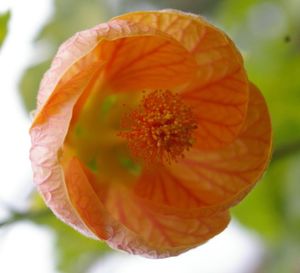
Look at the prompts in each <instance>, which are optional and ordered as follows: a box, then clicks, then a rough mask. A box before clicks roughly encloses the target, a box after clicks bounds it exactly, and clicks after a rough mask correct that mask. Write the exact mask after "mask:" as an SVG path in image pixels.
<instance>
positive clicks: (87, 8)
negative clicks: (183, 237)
mask: <svg viewBox="0 0 300 273" xmlns="http://www.w3.org/2000/svg"><path fill="white" fill-rule="evenodd" d="M54 5H55V13H54V14H53V16H52V19H51V20H50V21H49V22H48V23H47V24H46V25H45V26H44V28H43V29H42V30H41V32H40V33H39V34H38V35H37V39H36V41H35V42H36V46H38V44H39V43H42V44H43V47H44V48H47V49H48V52H47V53H46V54H44V56H43V59H42V60H37V62H38V64H37V65H34V66H31V67H29V68H28V70H27V71H25V73H24V74H23V77H22V79H21V81H20V93H21V96H22V99H23V103H24V106H25V108H26V110H27V111H28V112H30V111H32V110H34V109H35V107H36V95H37V92H38V87H39V83H40V81H41V79H42V75H43V74H44V72H45V71H46V70H47V69H48V68H49V65H50V62H51V59H52V58H53V56H54V54H55V52H56V51H57V50H58V47H59V45H60V44H61V43H63V42H64V41H65V40H66V39H68V38H69V37H70V36H72V35H73V34H75V33H76V32H78V31H80V30H83V29H86V28H90V27H92V26H94V25H97V24H99V23H101V22H103V21H105V20H106V19H107V18H108V17H109V16H110V14H109V13H108V12H106V9H105V7H106V6H105V1H104V0H89V1H85V2H82V1H81V0H64V1H59V0H56V1H55V3H54ZM79 11H80V12H79Z"/></svg>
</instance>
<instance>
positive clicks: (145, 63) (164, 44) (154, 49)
mask: <svg viewBox="0 0 300 273" xmlns="http://www.w3.org/2000/svg"><path fill="white" fill-rule="evenodd" d="M99 54H100V58H101V59H103V60H106V67H105V78H104V80H105V81H106V82H107V84H108V85H109V87H110V89H112V90H114V91H117V92H120V91H141V90H143V89H171V88H178V86H180V85H183V84H186V83H187V82H190V81H191V79H192V78H194V77H195V74H196V73H195V72H196V62H195V61H194V59H193V58H192V56H191V54H189V52H188V51H187V50H186V49H185V48H184V47H182V46H181V45H180V44H179V43H177V42H175V41H174V40H172V39H170V38H169V37H168V36H165V35H162V34H159V35H155V36H153V35H152V36H149V35H147V36H146V35H145V36H142V35H140V36H138V37H128V38H123V39H118V40H114V41H103V42H102V43H101V47H99Z"/></svg>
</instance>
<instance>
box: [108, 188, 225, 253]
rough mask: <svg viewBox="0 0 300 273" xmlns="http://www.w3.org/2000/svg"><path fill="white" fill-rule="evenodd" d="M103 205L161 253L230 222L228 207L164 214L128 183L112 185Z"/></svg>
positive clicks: (209, 235)
mask: <svg viewBox="0 0 300 273" xmlns="http://www.w3.org/2000/svg"><path fill="white" fill-rule="evenodd" d="M108 194H109V195H108V196H109V197H108V198H107V200H106V203H105V206H106V208H107V210H108V211H109V212H110V213H111V214H112V215H113V217H114V218H115V219H117V220H118V221H119V222H120V223H122V224H123V225H124V226H126V227H127V228H128V229H130V230H132V231H133V232H134V233H136V234H137V235H138V236H139V237H140V238H142V239H143V240H144V241H146V242H147V243H148V244H149V245H150V246H151V247H152V248H153V249H156V250H157V251H159V252H161V253H162V254H163V255H164V256H174V255H178V254H180V253H181V252H184V251H187V250H188V249H191V248H194V247H196V246H198V245H200V244H202V243H204V242H206V241H207V240H208V239H210V238H212V237H213V236H215V235H216V234H218V233H220V232H221V231H222V230H223V229H224V228H225V227H226V226H227V224H228V222H229V214H228V212H227V211H223V212H221V211H220V212H217V213H216V214H212V215H210V216H208V217H206V216H202V217H194V216H189V214H188V212H187V214H186V215H184V216H182V215H176V214H167V213H164V212H163V211H160V212H158V211H156V210H154V209H153V207H148V206H147V205H146V204H145V203H144V202H143V200H141V199H139V198H136V196H135V195H134V194H132V191H131V189H130V188H128V187H126V186H125V187H122V186H121V187H118V186H113V187H111V188H110V190H109V192H108Z"/></svg>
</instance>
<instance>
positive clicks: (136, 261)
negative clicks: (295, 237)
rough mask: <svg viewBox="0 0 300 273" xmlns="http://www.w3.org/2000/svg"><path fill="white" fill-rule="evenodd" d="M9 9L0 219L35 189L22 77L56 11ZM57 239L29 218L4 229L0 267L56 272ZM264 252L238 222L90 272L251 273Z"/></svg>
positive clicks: (1, 97)
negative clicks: (201, 241) (198, 241)
mask: <svg viewBox="0 0 300 273" xmlns="http://www.w3.org/2000/svg"><path fill="white" fill-rule="evenodd" d="M8 9H9V10H11V12H12V17H11V21H10V30H9V35H8V37H7V39H6V42H5V44H4V46H3V47H2V50H0V124H1V131H0V166H1V172H0V221H1V220H3V219H5V217H6V216H7V211H6V208H7V207H13V208H19V209H22V208H24V206H25V204H26V202H25V201H26V197H27V195H28V193H29V192H30V191H31V189H32V180H31V169H30V162H29V158H28V151H29V148H30V140H29V136H28V128H29V124H30V121H29V116H27V115H26V113H25V111H24V109H23V108H22V103H21V98H20V97H19V94H18V81H19V79H20V77H21V75H22V72H23V71H24V69H25V68H26V66H27V65H28V64H29V63H30V62H32V60H34V59H35V58H34V54H35V53H36V51H35V49H34V48H33V45H32V41H33V39H34V37H35V35H36V34H37V33H38V31H39V30H40V29H41V28H42V26H43V24H44V23H45V22H46V20H47V19H48V18H49V17H50V15H51V12H53V7H52V2H51V0H26V1H24V0H0V12H4V11H6V10H8ZM53 238H54V236H53V234H52V233H51V232H50V231H48V230H47V229H44V228H40V227H37V226H35V225H33V224H31V223H29V222H26V223H20V224H17V225H14V226H8V227H6V228H2V229H0V272H3V273H19V272H30V273H56V271H55V269H54V258H53V256H54V255H53V253H54V251H55V249H53V245H52V243H53ZM262 251H263V250H262V246H261V243H260V242H259V240H258V238H257V237H255V236H254V235H253V234H249V233H248V232H247V231H245V230H243V229H242V228H241V227H240V226H238V225H237V224H236V223H234V224H231V225H230V226H229V228H228V229H227V230H226V231H225V232H223V233H222V234H221V235H219V236H217V237H216V238H214V239H212V240H211V241H209V242H208V243H207V244H205V245H204V246H201V247H198V248H197V249H195V250H192V251H189V252H188V253H185V254H183V255H181V256H179V257H175V258H169V259H164V260H149V259H144V258H139V257H135V256H128V255H126V254H116V255H114V256H112V257H109V258H107V259H106V260H105V261H104V262H101V263H98V264H97V265H96V266H94V268H93V269H92V270H91V273H129V272H130V273H140V272H143V273H148V272H151V273H152V272H157V273H160V272H172V273H179V272H180V273H182V272H185V273H199V272H202V273H248V272H251V269H253V265H255V264H256V261H257V260H258V259H259V257H260V255H261V254H262ZM82 273H85V272H82Z"/></svg>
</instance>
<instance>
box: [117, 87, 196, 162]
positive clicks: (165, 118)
mask: <svg viewBox="0 0 300 273" xmlns="http://www.w3.org/2000/svg"><path fill="white" fill-rule="evenodd" d="M121 129H122V131H121V132H120V133H119V135H120V136H121V137H123V138H125V139H126V140H127V143H128V147H129V149H130V151H131V153H132V155H133V156H134V157H136V158H138V159H142V160H143V161H144V162H148V163H149V162H151V163H162V162H167V163H171V162H172V161H174V162H176V161H178V159H179V158H182V157H184V152H185V151H187V150H189V149H190V148H191V146H192V145H193V142H194V139H193V132H194V131H195V129H197V123H196V121H195V116H194V115H193V113H192V110H191V108H190V107H189V106H187V105H185V104H184V103H183V102H182V100H181V98H180V96H179V95H178V94H174V93H172V92H171V91H169V90H156V91H153V92H151V93H149V94H146V93H144V96H143V98H142V100H141V103H140V105H139V106H138V107H137V108H136V109H134V110H133V111H132V112H130V113H129V114H127V115H125V117H123V120H122V122H121Z"/></svg>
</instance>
